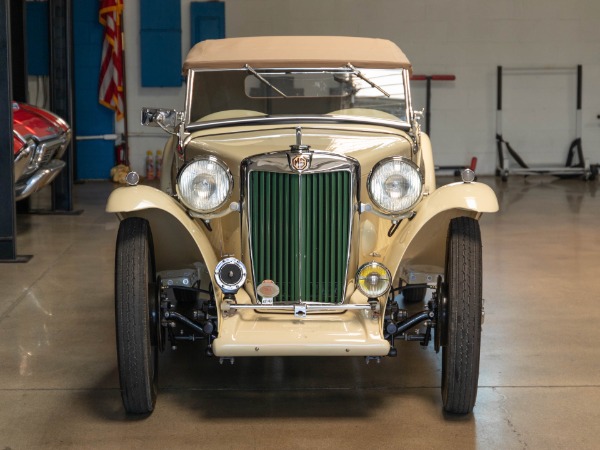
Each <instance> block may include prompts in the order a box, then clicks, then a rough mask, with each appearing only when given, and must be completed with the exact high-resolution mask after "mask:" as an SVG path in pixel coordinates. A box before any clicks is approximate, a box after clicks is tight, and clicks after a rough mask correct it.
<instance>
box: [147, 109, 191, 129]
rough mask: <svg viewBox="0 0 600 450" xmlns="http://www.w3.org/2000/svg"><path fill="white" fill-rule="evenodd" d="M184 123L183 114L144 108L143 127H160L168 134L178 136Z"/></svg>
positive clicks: (169, 110) (168, 110)
mask: <svg viewBox="0 0 600 450" xmlns="http://www.w3.org/2000/svg"><path fill="white" fill-rule="evenodd" d="M182 121H183V114H182V113H179V112H177V111H175V110H174V109H162V108H142V125H144V126H146V127H160V128H162V129H163V130H165V131H166V132H167V133H170V134H176V130H177V127H179V125H181V123H182Z"/></svg>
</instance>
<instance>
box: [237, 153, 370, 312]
mask: <svg viewBox="0 0 600 450" xmlns="http://www.w3.org/2000/svg"><path fill="white" fill-rule="evenodd" d="M290 153H291V152H290V151H280V152H271V153H264V154H262V155H256V156H251V157H249V158H246V159H245V160H243V161H242V162H241V169H240V170H241V174H240V178H241V182H240V185H241V192H240V203H241V205H242V248H244V243H247V245H248V252H249V256H250V270H249V271H248V272H249V274H250V275H251V278H252V285H253V287H254V298H255V301H256V286H257V285H258V283H259V282H260V281H262V280H258V281H257V280H256V277H255V273H254V255H253V252H252V244H251V242H250V241H251V239H252V224H251V223H250V219H249V210H250V208H249V197H250V196H249V195H248V193H249V192H250V173H251V172H253V171H262V172H276V173H288V174H295V175H298V176H299V177H300V180H302V176H303V175H308V174H314V173H324V172H337V171H346V172H349V173H350V187H351V192H350V202H351V205H350V210H349V212H350V217H349V218H348V219H349V223H348V228H349V230H348V251H347V256H346V273H345V282H344V286H343V289H342V293H341V295H340V297H341V298H340V301H339V302H338V303H337V304H343V303H344V301H345V298H346V288H347V286H348V283H349V281H350V280H351V279H353V278H354V277H353V276H352V277H350V265H351V262H352V261H353V260H354V258H353V257H352V252H353V250H354V249H357V248H358V245H356V244H357V243H354V242H352V240H353V238H354V230H355V229H357V226H358V211H359V205H360V199H359V183H360V164H359V163H358V161H357V160H355V159H354V158H350V157H346V156H341V155H338V154H334V153H330V152H325V151H319V150H316V151H310V153H311V155H312V161H311V166H310V168H309V169H307V170H306V171H303V172H301V173H299V172H296V171H294V170H292V169H291V168H290V166H289V158H288V155H289V154H290ZM307 153H308V152H307ZM300 192H301V190H300ZM301 225H302V220H301V219H300V224H299V226H300V229H301ZM299 245H300V244H299ZM300 259H302V258H300ZM300 270H301V266H300ZM299 300H300V301H302V300H303V299H302V291H301V290H300V299H299ZM278 304H279V303H278Z"/></svg>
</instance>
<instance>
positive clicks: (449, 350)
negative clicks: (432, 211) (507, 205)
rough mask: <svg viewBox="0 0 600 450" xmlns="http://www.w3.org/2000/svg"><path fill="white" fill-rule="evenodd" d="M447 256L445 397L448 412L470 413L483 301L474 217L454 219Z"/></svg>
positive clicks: (478, 233) (475, 390) (474, 389)
mask: <svg viewBox="0 0 600 450" xmlns="http://www.w3.org/2000/svg"><path fill="white" fill-rule="evenodd" d="M446 255H447V256H446V277H445V285H444V295H445V297H446V308H447V314H446V323H445V327H444V329H445V339H444V345H443V347H442V400H443V404H444V410H445V411H446V412H449V413H453V414H468V413H470V412H471V411H472V410H473V406H474V405H475V400H476V398H477V383H478V380H479V352H480V345H481V314H482V303H483V301H482V290H481V279H482V267H481V233H480V230H479V223H478V222H477V221H476V220H475V219H472V218H469V217H458V218H456V219H452V220H451V222H450V227H449V230H448V241H447V253H446Z"/></svg>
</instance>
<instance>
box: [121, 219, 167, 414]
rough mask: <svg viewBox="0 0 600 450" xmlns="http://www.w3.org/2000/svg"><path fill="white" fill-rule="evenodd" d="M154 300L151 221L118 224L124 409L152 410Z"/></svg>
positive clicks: (155, 346)
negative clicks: (149, 222)
mask: <svg viewBox="0 0 600 450" xmlns="http://www.w3.org/2000/svg"><path fill="white" fill-rule="evenodd" d="M157 304H158V298H157V288H156V277H155V269H154V251H153V245H152V233H151V231H150V225H149V224H148V222H147V221H146V220H144V219H140V218H138V217H131V218H128V219H125V220H123V221H122V222H121V225H120V226H119V233H118V235H117V252H116V261H115V316H116V328H117V355H118V361H119V380H120V384H121V397H122V399H123V406H124V407H125V411H127V412H128V413H132V414H149V413H151V412H152V411H153V410H154V404H155V402H156V391H157V386H156V382H157V375H158V370H157V369H158V336H157V330H158V328H159V327H158V320H159V319H158V307H157Z"/></svg>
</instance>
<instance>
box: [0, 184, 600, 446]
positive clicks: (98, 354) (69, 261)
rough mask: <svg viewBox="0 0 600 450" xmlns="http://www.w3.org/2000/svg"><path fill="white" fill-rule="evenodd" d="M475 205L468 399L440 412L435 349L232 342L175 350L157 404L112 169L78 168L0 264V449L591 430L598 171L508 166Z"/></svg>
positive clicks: (315, 442)
mask: <svg viewBox="0 0 600 450" xmlns="http://www.w3.org/2000/svg"><path fill="white" fill-rule="evenodd" d="M483 181H484V182H486V183H488V184H490V185H491V186H493V187H494V189H495V190H496V191H497V192H498V196H499V200H500V204H501V212H500V213H499V214H496V215H488V216H485V217H484V218H483V220H482V233H483V240H484V297H485V299H486V322H485V325H484V333H483V344H482V358H481V375H480V378H479V383H480V387H479V396H478V400H477V405H476V407H475V411H474V413H473V415H471V416H468V417H465V418H455V417H446V416H444V414H443V413H442V408H441V399H440V392H439V391H440V389H439V386H440V357H439V355H436V354H435V352H434V351H433V350H432V349H431V348H429V349H426V350H422V349H421V348H420V347H419V345H417V344H415V343H400V344H398V350H399V356H398V357H397V358H395V359H392V358H386V359H384V360H383V361H382V363H381V364H370V365H365V363H364V360H363V359H360V358H348V359H325V358H321V359H319V358H297V359H293V358H256V359H245V360H244V359H239V360H237V361H236V364H235V365H233V366H229V365H223V366H221V365H219V363H218V360H216V359H208V358H206V357H204V356H202V354H200V353H197V352H196V348H195V347H192V346H190V347H180V349H179V350H178V351H177V352H171V351H167V352H166V354H165V355H163V356H162V359H161V363H160V387H161V389H160V394H159V398H158V403H157V407H156V410H155V412H154V414H153V415H152V416H150V417H148V418H146V419H135V418H130V417H127V416H126V415H125V413H124V412H123V409H122V406H121V399H120V394H119V390H118V376H117V367H116V355H115V338H114V318H113V258H114V256H113V255H114V243H115V239H116V231H117V220H116V218H114V217H113V216H111V215H108V214H106V213H104V211H103V208H104V203H105V200H106V197H107V195H108V193H109V192H110V190H111V189H112V185H110V184H109V183H104V182H95V183H92V182H90V183H86V184H83V185H76V186H75V205H76V208H79V209H83V210H84V212H83V214H81V215H79V216H41V215H31V216H27V215H21V216H19V217H18V230H19V236H18V250H19V253H20V254H33V255H34V257H33V259H32V260H31V261H30V262H29V263H27V264H2V265H0V284H1V285H2V286H3V291H4V292H3V294H2V296H1V297H0V367H1V369H0V449H29V448H45V449H51V448H77V449H80V448H81V449H82V448H86V449H87V448H127V449H131V448H145V449H151V448H160V449H165V448H215V449H221V448H232V449H240V448H260V449H268V448H327V449H337V448H348V449H353V448H376V449H384V448H413V449H419V448H445V449H447V448H456V449H470V448H482V449H524V448H531V449H550V448H556V449H565V448H577V449H582V448H598V447H599V446H600V442H598V438H597V436H596V435H597V433H596V432H595V430H596V431H597V429H598V423H599V422H600V406H599V405H600V347H599V345H598V343H599V342H600V327H599V326H598V323H599V322H600V307H599V306H598V300H599V294H598V292H600V271H599V269H598V267H599V264H598V262H599V261H600V233H599V232H598V230H599V226H600V208H599V205H600V201H599V199H598V198H597V195H598V193H597V189H598V183H597V182H594V183H583V182H581V181H576V180H565V181H561V180H556V179H553V178H546V177H530V178H528V179H523V178H512V179H511V180H510V181H509V182H508V183H507V184H500V183H498V182H497V181H496V180H495V179H493V178H487V179H483Z"/></svg>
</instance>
